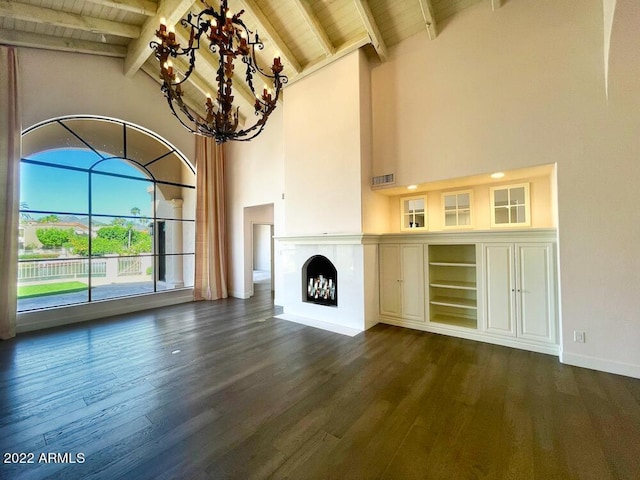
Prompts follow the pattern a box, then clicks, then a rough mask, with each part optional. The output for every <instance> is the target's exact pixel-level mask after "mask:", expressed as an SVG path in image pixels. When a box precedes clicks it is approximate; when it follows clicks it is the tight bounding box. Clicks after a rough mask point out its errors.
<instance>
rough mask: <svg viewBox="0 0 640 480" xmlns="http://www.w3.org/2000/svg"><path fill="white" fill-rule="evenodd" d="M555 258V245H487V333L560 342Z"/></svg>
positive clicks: (485, 256) (485, 258)
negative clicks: (558, 338)
mask: <svg viewBox="0 0 640 480" xmlns="http://www.w3.org/2000/svg"><path fill="white" fill-rule="evenodd" d="M553 258H554V249H553V245H552V244H551V243H545V242H542V243H497V244H485V245H484V265H485V268H484V272H485V295H486V297H485V298H486V300H485V307H486V315H485V318H486V331H487V332H489V333H492V334H499V335H509V336H512V337H516V338H521V339H523V340H526V341H531V342H536V343H538V342H540V343H551V344H553V343H555V342H556V330H557V329H556V318H555V317H556V314H555V282H554V271H553V268H554V265H555V262H554V261H553Z"/></svg>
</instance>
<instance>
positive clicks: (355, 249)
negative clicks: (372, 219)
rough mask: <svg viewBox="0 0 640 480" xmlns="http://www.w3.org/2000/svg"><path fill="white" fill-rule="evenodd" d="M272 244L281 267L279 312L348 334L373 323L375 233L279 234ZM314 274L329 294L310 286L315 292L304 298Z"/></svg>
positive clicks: (375, 313)
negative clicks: (369, 234)
mask: <svg viewBox="0 0 640 480" xmlns="http://www.w3.org/2000/svg"><path fill="white" fill-rule="evenodd" d="M276 249H277V250H276V251H277V254H276V255H275V258H276V262H277V263H276V271H278V272H279V273H278V274H276V279H275V281H276V290H275V299H274V302H275V304H276V305H281V306H282V313H281V314H280V315H278V316H277V318H279V319H283V320H289V321H292V322H296V323H301V324H303V325H310V326H312V327H316V328H322V329H324V330H328V331H330V332H335V333H340V334H343V335H350V336H353V335H357V334H358V333H360V332H363V331H364V330H366V329H367V328H369V327H371V326H373V325H375V324H376V322H377V321H378V303H379V302H378V283H377V279H378V270H377V261H378V245H377V236H368V235H363V234H340V233H338V234H331V233H329V234H320V235H290V236H281V237H276ZM320 275H322V280H321V279H320ZM338 277H340V278H339V280H340V281H339V282H338ZM314 279H317V280H318V286H320V284H321V283H322V284H324V286H325V289H324V293H325V295H327V294H328V298H327V299H324V298H322V299H320V296H321V295H320V292H322V291H323V290H322V289H320V291H319V292H316V291H314V290H313V288H312V289H311V291H312V292H313V295H312V297H313V298H308V296H309V285H312V287H313V286H315V284H316V282H315V280H314ZM329 280H331V281H329ZM332 287H333V292H334V298H333V300H331V291H332ZM338 287H339V288H340V292H338ZM327 288H328V291H327ZM316 293H318V298H317V299H316V298H315V296H316ZM338 296H339V297H340V303H338Z"/></svg>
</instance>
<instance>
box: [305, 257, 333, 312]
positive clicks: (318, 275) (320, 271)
mask: <svg viewBox="0 0 640 480" xmlns="http://www.w3.org/2000/svg"><path fill="white" fill-rule="evenodd" d="M302 285H303V290H304V291H303V292H302V300H303V301H305V302H310V303H316V304H318V305H326V306H332V307H337V306H338V271H337V270H336V267H334V265H333V263H331V260H329V259H328V258H327V257H325V256H323V255H314V256H313V257H311V258H309V259H308V260H307V261H306V262H305V263H304V265H303V266H302Z"/></svg>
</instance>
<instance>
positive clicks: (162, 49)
mask: <svg viewBox="0 0 640 480" xmlns="http://www.w3.org/2000/svg"><path fill="white" fill-rule="evenodd" d="M201 1H202V3H203V4H204V5H205V8H204V10H202V11H201V12H200V13H198V14H197V15H196V14H193V13H189V14H188V15H187V17H186V18H183V19H182V20H181V22H180V23H181V24H182V25H183V26H184V27H185V28H186V29H187V30H189V31H190V34H189V44H188V46H187V47H182V46H180V44H179V43H178V42H177V41H176V34H175V31H174V30H173V29H172V28H171V27H170V28H167V26H166V25H165V22H164V21H161V24H160V29H159V30H157V31H156V37H158V39H159V41H157V42H156V41H153V42H151V44H150V46H151V48H153V49H154V50H155V56H156V58H157V59H158V60H159V61H160V78H161V79H162V87H161V90H162V92H163V93H164V96H165V98H166V99H167V102H168V104H169V108H170V109H171V113H173V115H174V116H175V117H176V118H177V119H178V120H179V121H180V123H182V125H183V126H184V127H185V128H186V129H187V130H189V131H190V132H192V133H196V134H198V135H203V136H206V137H213V138H215V140H216V143H219V144H220V143H224V142H226V141H228V140H238V141H248V140H251V139H253V138H255V137H256V136H258V135H259V134H260V133H261V132H262V130H263V129H264V127H265V124H266V122H267V119H268V118H269V115H271V113H272V112H273V110H275V108H276V104H277V102H278V98H279V96H280V90H281V89H282V87H283V85H284V84H286V83H287V81H288V79H287V77H286V76H285V75H282V69H283V65H282V63H281V61H280V57H277V56H276V57H275V58H274V59H273V65H272V66H271V69H270V70H271V72H270V73H269V72H265V71H264V70H262V69H260V67H259V66H258V63H257V61H256V56H255V50H256V48H257V49H259V50H262V49H263V48H264V45H263V43H262V42H261V41H260V39H259V37H258V33H257V32H256V33H255V34H254V33H253V32H252V31H251V30H249V29H248V28H247V26H246V25H245V23H244V22H243V21H242V20H241V18H240V17H241V16H242V14H243V13H244V10H241V11H240V12H238V13H237V14H235V15H234V14H233V13H231V12H230V11H229V8H228V7H227V0H221V2H220V10H219V11H216V10H215V9H214V8H213V7H211V6H210V5H209V4H207V3H206V1H205V0H201ZM203 36H204V37H205V38H206V39H207V40H208V42H207V41H205V40H204V39H202V37H203ZM201 40H202V42H203V45H204V44H206V43H208V45H207V46H206V48H208V49H209V51H210V52H211V53H212V54H213V55H214V56H217V57H218V62H219V64H218V67H217V74H216V79H215V80H216V84H217V89H218V91H217V93H216V97H215V99H212V98H211V96H210V95H207V100H206V103H205V112H206V117H203V116H202V115H200V114H198V113H197V112H195V111H194V110H193V109H191V108H190V107H189V106H187V104H186V103H185V102H184V99H183V98H182V97H183V90H182V87H181V85H182V84H183V83H184V82H186V81H187V79H188V78H189V76H190V75H191V74H192V73H193V71H194V69H195V66H196V52H197V51H198V50H199V49H200V46H201V45H200V42H201ZM178 57H182V58H184V59H185V61H186V62H188V67H187V68H186V71H184V72H181V73H182V75H179V73H178V71H177V70H178V69H177V68H176V67H174V65H173V63H172V61H171V58H178ZM237 58H240V59H241V60H242V63H243V64H244V65H245V66H246V72H245V81H246V84H247V86H248V87H249V89H250V90H251V93H252V95H253V97H254V98H255V103H254V113H255V115H256V117H258V120H257V122H256V123H255V124H254V125H253V126H250V127H248V128H244V129H241V130H238V121H239V107H235V108H234V106H233V99H234V96H233V93H234V92H233V73H234V61H235V60H236V59H237ZM256 73H259V74H260V75H261V76H263V77H264V78H265V79H270V80H271V83H272V89H270V88H267V87H266V86H265V88H264V89H263V90H262V92H261V93H260V94H258V93H256V90H255V87H254V76H255V74H256Z"/></svg>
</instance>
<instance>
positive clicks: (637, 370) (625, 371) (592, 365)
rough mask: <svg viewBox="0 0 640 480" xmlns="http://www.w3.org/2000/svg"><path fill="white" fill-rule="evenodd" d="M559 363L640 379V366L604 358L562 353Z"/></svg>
mask: <svg viewBox="0 0 640 480" xmlns="http://www.w3.org/2000/svg"><path fill="white" fill-rule="evenodd" d="M560 361H561V362H562V363H565V364H567V365H573V366H574V367H583V368H589V369H591V370H600V371H602V372H607V373H614V374H616V375H624V376H625V377H633V378H640V365H634V364H632V363H623V362H616V361H613V360H607V359H604V358H597V357H591V356H587V355H579V354H577V353H567V352H564V351H563V352H561V353H560Z"/></svg>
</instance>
